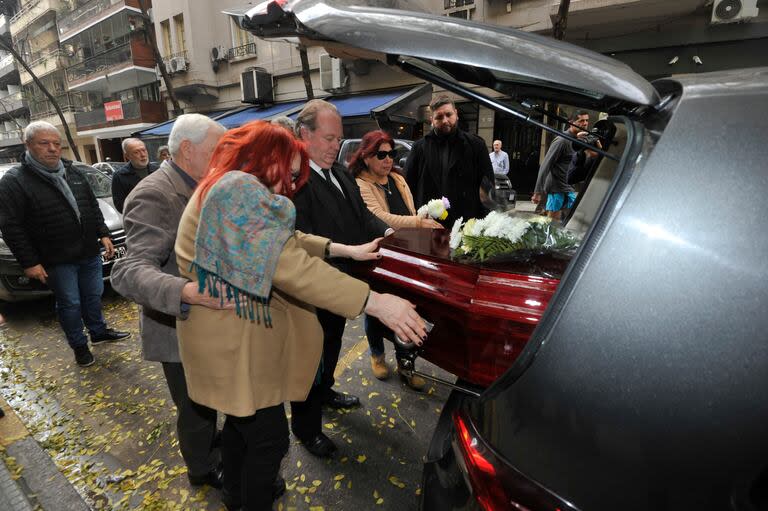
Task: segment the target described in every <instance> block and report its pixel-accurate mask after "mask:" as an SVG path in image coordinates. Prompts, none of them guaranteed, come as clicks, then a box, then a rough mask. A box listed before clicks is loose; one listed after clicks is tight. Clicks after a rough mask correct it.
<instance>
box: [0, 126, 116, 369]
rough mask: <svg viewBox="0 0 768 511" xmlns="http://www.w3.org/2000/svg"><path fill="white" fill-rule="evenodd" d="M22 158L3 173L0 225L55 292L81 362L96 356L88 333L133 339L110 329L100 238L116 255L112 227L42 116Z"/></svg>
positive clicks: (30, 130)
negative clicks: (104, 306)
mask: <svg viewBox="0 0 768 511" xmlns="http://www.w3.org/2000/svg"><path fill="white" fill-rule="evenodd" d="M24 144H25V145H26V147H27V151H26V152H25V153H24V156H23V158H22V163H21V164H19V165H17V166H15V167H13V168H12V169H11V170H9V171H8V172H6V174H5V176H3V179H2V180H0V231H2V235H3V240H5V243H6V244H7V245H8V248H10V249H11V252H12V253H13V255H14V257H15V258H16V260H17V261H18V263H19V264H20V265H21V267H22V268H23V269H24V274H25V275H26V276H27V277H29V278H31V279H37V280H39V281H40V282H42V283H43V284H47V285H48V286H49V287H50V288H51V290H52V291H53V294H54V296H55V298H56V312H57V313H58V316H59V324H60V325H61V328H62V329H63V330H64V334H65V335H66V337H67V342H68V343H69V346H70V347H71V348H72V350H73V351H74V352H75V361H76V362H77V363H78V365H80V366H83V367H85V366H89V365H92V364H93V362H94V358H93V354H92V353H91V351H90V349H88V339H87V338H86V336H85V334H84V333H83V322H85V326H86V327H87V328H88V331H89V332H90V335H91V342H92V343H93V344H99V343H103V342H110V341H116V340H120V339H125V338H127V337H128V336H129V335H130V334H129V333H127V332H118V331H116V330H113V329H111V328H107V324H106V322H105V321H104V315H103V314H102V310H101V294H102V293H103V291H104V282H103V280H102V262H101V257H100V246H99V243H101V244H102V245H104V248H105V256H106V257H107V258H111V257H113V256H114V253H115V249H114V247H113V245H112V240H111V239H110V237H109V229H107V226H106V224H105V223H104V217H103V216H102V214H101V210H100V209H99V204H98V202H97V200H96V196H95V195H94V194H93V190H91V186H90V185H89V184H88V180H87V179H86V177H85V175H84V174H83V173H82V172H80V171H79V170H78V169H77V168H76V167H74V166H73V165H72V162H71V161H69V160H64V159H62V158H61V135H60V134H59V131H58V130H57V129H56V128H55V127H54V126H53V125H52V124H49V123H47V122H44V121H36V122H33V123H30V124H29V125H28V126H27V127H26V128H25V129H24Z"/></svg>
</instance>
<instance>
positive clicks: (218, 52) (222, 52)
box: [211, 46, 227, 62]
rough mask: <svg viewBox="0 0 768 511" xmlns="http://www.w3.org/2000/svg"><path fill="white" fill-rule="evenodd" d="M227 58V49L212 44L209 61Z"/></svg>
mask: <svg viewBox="0 0 768 511" xmlns="http://www.w3.org/2000/svg"><path fill="white" fill-rule="evenodd" d="M220 60H227V50H226V49H225V48H224V47H223V46H214V47H213V48H211V62H219V61H220Z"/></svg>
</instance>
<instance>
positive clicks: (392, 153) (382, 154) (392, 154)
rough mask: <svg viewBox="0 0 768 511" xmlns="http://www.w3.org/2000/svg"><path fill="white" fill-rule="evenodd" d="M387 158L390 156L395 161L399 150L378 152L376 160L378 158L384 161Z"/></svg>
mask: <svg viewBox="0 0 768 511" xmlns="http://www.w3.org/2000/svg"><path fill="white" fill-rule="evenodd" d="M387 156H389V157H390V158H392V159H393V160H394V159H395V157H396V156H397V150H396V149H392V150H391V151H376V158H378V159H380V160H383V159H384V158H386V157H387Z"/></svg>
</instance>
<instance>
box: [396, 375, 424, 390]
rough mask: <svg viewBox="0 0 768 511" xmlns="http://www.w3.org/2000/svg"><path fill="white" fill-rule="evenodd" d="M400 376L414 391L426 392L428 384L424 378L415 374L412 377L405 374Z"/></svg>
mask: <svg viewBox="0 0 768 511" xmlns="http://www.w3.org/2000/svg"><path fill="white" fill-rule="evenodd" d="M399 374H400V379H401V380H403V381H404V382H405V384H406V385H408V386H409V387H411V388H412V389H413V390H419V391H420V390H424V386H425V385H426V384H427V382H426V381H425V380H424V378H422V377H421V376H419V375H417V374H414V375H412V376H410V377H409V376H406V375H405V374H403V373H399Z"/></svg>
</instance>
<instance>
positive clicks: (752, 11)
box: [712, 0, 760, 24]
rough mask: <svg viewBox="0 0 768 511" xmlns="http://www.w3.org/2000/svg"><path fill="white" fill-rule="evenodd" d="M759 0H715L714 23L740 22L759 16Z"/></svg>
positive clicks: (713, 7)
mask: <svg viewBox="0 0 768 511" xmlns="http://www.w3.org/2000/svg"><path fill="white" fill-rule="evenodd" d="M759 11H760V10H759V9H758V8H757V0H715V3H714V4H713V5H712V24H719V23H738V22H741V21H747V20H750V19H752V18H755V17H757V15H758V13H759Z"/></svg>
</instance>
